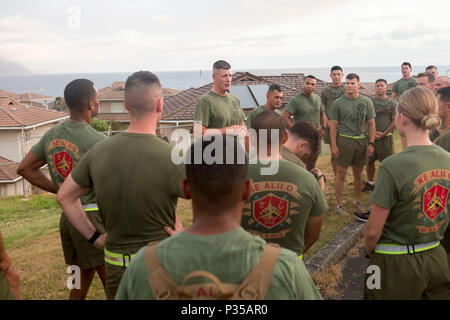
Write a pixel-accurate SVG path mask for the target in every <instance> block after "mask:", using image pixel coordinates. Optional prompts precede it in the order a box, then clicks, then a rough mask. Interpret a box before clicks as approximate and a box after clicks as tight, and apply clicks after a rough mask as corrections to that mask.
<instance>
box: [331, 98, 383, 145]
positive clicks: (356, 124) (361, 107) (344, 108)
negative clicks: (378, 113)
mask: <svg viewBox="0 0 450 320" xmlns="http://www.w3.org/2000/svg"><path fill="white" fill-rule="evenodd" d="M331 109H332V110H331V115H330V120H336V121H337V122H338V128H339V133H341V134H345V135H348V136H360V135H362V134H364V133H365V132H366V123H367V121H368V120H370V119H373V118H375V109H374V107H373V104H372V101H371V100H370V99H369V98H367V97H365V96H363V95H358V97H357V98H356V99H350V98H347V96H345V95H344V96H342V97H340V98H338V99H337V100H335V101H334V102H333V105H332V107H331Z"/></svg>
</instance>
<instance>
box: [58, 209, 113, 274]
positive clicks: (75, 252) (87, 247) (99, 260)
mask: <svg viewBox="0 0 450 320" xmlns="http://www.w3.org/2000/svg"><path fill="white" fill-rule="evenodd" d="M86 214H87V216H88V218H89V220H90V221H91V223H92V224H93V225H94V226H95V227H96V229H97V230H98V231H99V232H101V233H104V232H105V229H104V227H103V225H102V219H101V216H100V213H99V212H98V211H89V212H86ZM59 232H60V234H61V244H62V247H63V252H64V258H65V260H66V264H68V265H76V266H79V267H80V269H82V270H85V269H91V268H95V267H98V266H101V265H103V264H104V263H105V257H104V254H103V249H100V248H97V247H95V246H94V245H92V244H90V243H89V242H88V241H87V239H86V238H85V237H84V236H83V235H82V234H81V233H80V232H78V230H77V229H75V227H74V226H73V225H72V224H71V223H70V222H69V220H67V218H66V216H65V215H64V213H63V214H62V215H61V220H60V222H59Z"/></svg>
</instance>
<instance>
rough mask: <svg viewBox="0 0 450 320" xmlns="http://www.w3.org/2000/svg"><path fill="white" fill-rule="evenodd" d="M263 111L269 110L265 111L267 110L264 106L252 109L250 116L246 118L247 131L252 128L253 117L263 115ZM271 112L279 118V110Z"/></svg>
mask: <svg viewBox="0 0 450 320" xmlns="http://www.w3.org/2000/svg"><path fill="white" fill-rule="evenodd" d="M264 111H269V110H267V108H266V107H265V106H259V107H256V108H255V109H253V111H252V112H250V114H249V115H248V117H247V122H246V124H245V125H246V126H247V128H248V129H250V128H251V127H252V121H253V119H255V117H256V116H257V115H258V114H260V113H263V112H264ZM273 112H275V113H276V114H277V115H279V116H281V112H280V110H278V109H275V110H274V111H273Z"/></svg>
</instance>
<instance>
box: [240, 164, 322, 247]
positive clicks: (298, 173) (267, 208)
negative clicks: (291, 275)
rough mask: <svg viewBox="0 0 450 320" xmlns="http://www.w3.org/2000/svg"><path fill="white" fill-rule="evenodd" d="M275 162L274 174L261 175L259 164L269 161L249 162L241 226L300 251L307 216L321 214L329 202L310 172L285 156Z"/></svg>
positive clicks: (269, 240)
mask: <svg viewBox="0 0 450 320" xmlns="http://www.w3.org/2000/svg"><path fill="white" fill-rule="evenodd" d="M278 165H279V167H278V173H276V174H275V175H261V167H268V166H269V165H262V164H261V163H260V162H259V161H258V163H257V164H250V165H249V167H248V173H247V178H249V179H252V180H253V182H252V186H251V192H252V195H251V197H250V200H249V201H248V202H247V203H246V204H245V205H244V208H243V210H242V222H241V226H242V227H243V228H244V229H245V230H247V231H249V232H251V233H253V234H256V235H259V236H260V237H262V238H263V239H265V240H267V241H268V242H275V243H278V244H279V245H280V246H281V247H284V248H287V249H290V250H292V251H294V252H296V253H297V254H298V255H300V254H302V252H303V248H304V237H305V226H306V222H307V220H308V218H309V217H317V216H320V215H322V214H324V213H325V212H326V211H327V210H328V205H327V202H326V201H325V197H324V195H323V192H322V190H321V189H320V187H319V184H318V183H317V181H316V179H315V178H314V176H313V175H312V174H311V173H309V172H308V171H306V170H305V169H303V168H301V167H300V166H298V165H296V164H294V163H292V162H289V161H287V160H284V159H282V160H279V163H278Z"/></svg>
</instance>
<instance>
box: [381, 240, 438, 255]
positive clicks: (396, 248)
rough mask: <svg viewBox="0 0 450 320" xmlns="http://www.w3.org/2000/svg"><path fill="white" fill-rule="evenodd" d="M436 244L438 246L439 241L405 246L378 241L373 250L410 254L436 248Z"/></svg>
mask: <svg viewBox="0 0 450 320" xmlns="http://www.w3.org/2000/svg"><path fill="white" fill-rule="evenodd" d="M437 246H439V241H433V242H429V243H422V244H413V245H406V246H405V245H399V244H389V243H380V244H377V246H376V247H375V252H376V253H381V254H412V253H417V252H422V251H426V250H430V249H433V248H436V247H437Z"/></svg>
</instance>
